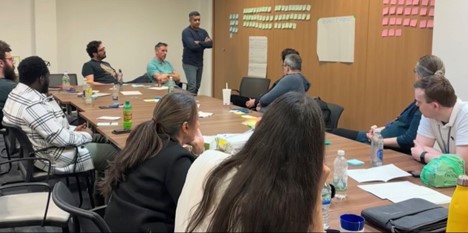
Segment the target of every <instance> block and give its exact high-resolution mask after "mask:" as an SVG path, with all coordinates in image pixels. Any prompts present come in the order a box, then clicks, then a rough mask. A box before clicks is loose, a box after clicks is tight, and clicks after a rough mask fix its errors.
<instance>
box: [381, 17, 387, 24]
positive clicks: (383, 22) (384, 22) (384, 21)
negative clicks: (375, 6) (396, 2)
mask: <svg viewBox="0 0 468 233" xmlns="http://www.w3.org/2000/svg"><path fill="white" fill-rule="evenodd" d="M382 25H383V26H385V25H388V18H387V17H384V18H383V19H382Z"/></svg>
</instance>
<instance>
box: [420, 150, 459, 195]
mask: <svg viewBox="0 0 468 233" xmlns="http://www.w3.org/2000/svg"><path fill="white" fill-rule="evenodd" d="M463 174H465V161H464V160H463V159H462V158H460V156H458V155H455V154H444V155H442V156H440V157H439V158H436V159H432V160H431V161H430V162H429V163H428V164H427V165H426V166H424V168H423V169H422V171H421V175H420V177H421V181H422V182H423V184H425V185H428V186H433V187H436V188H442V187H453V186H455V185H457V178H458V176H459V175H463Z"/></svg>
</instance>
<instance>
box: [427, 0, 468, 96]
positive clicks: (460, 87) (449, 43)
mask: <svg viewBox="0 0 468 233" xmlns="http://www.w3.org/2000/svg"><path fill="white" fill-rule="evenodd" d="M467 9H468V1H467V0H448V1H447V0H439V1H436V4H435V12H434V31H433V40H432V54H434V55H436V56H439V57H440V58H441V59H442V61H444V64H445V69H446V70H445V74H446V75H445V76H446V77H447V79H449V80H450V82H451V83H452V86H453V87H454V88H455V92H456V93H457V96H458V97H459V98H460V99H462V100H463V101H468V13H467Z"/></svg>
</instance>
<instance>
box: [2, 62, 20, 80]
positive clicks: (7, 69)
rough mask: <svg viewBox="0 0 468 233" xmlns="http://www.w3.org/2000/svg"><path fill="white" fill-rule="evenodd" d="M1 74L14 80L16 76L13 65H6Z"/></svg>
mask: <svg viewBox="0 0 468 233" xmlns="http://www.w3.org/2000/svg"><path fill="white" fill-rule="evenodd" d="M3 74H4V75H5V79H10V80H13V81H15V82H16V80H17V77H16V73H15V66H9V65H6V66H5V68H3Z"/></svg>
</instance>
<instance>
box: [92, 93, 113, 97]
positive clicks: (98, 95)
mask: <svg viewBox="0 0 468 233" xmlns="http://www.w3.org/2000/svg"><path fill="white" fill-rule="evenodd" d="M108 95H110V93H94V94H93V95H92V97H93V98H98V97H103V96H108Z"/></svg>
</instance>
